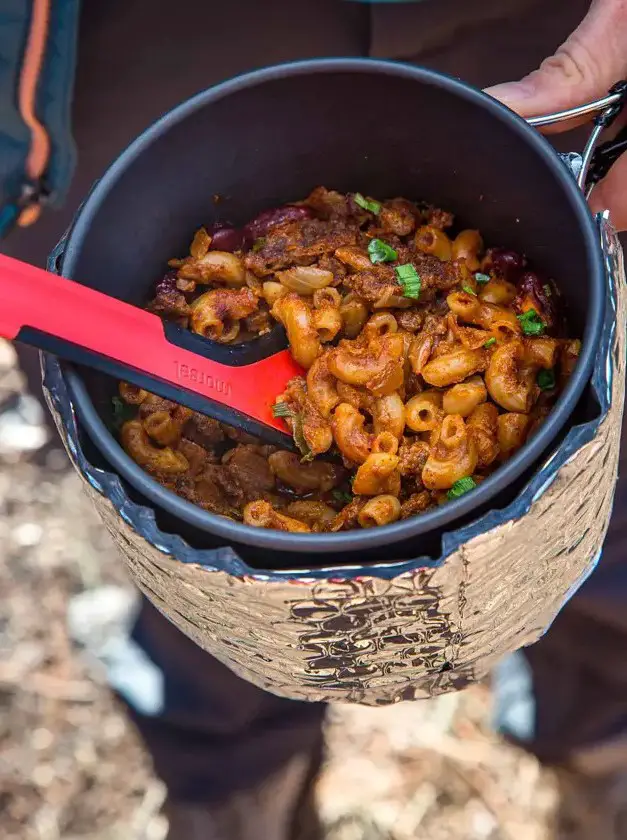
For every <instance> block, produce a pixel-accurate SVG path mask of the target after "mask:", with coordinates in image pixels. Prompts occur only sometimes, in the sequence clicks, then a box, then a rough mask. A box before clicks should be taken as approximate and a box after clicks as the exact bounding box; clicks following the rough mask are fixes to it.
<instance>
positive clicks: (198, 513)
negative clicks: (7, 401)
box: [59, 59, 606, 564]
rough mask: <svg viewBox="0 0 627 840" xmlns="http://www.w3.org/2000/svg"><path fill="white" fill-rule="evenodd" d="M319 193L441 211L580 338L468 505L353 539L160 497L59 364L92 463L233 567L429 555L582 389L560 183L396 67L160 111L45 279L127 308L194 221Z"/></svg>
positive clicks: (251, 212)
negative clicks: (479, 239)
mask: <svg viewBox="0 0 627 840" xmlns="http://www.w3.org/2000/svg"><path fill="white" fill-rule="evenodd" d="M320 184H323V185H325V186H327V187H329V188H334V189H338V190H342V191H360V192H362V193H365V194H369V195H373V196H378V197H381V198H386V197H393V196H406V197H408V198H412V199H424V200H426V201H429V202H432V203H434V204H436V205H437V206H439V207H443V208H446V209H447V210H451V211H453V212H454V213H455V215H456V217H457V218H458V220H459V222H460V224H462V225H464V226H469V227H473V228H478V229H479V230H480V231H481V232H482V234H483V236H484V238H485V241H486V242H488V243H491V244H495V245H503V246H505V247H508V248H513V249H514V250H516V251H520V252H524V253H525V254H526V255H527V256H528V258H529V259H530V261H531V264H532V265H533V267H534V268H537V269H538V270H539V271H540V272H542V273H543V274H545V275H546V276H549V277H551V278H554V280H555V282H556V283H557V285H558V287H559V288H560V290H561V292H562V294H563V297H564V299H565V301H566V304H567V307H568V319H569V334H570V335H572V336H573V337H581V338H582V339H583V347H582V352H581V356H580V360H579V363H578V365H577V368H576V371H575V373H574V375H573V376H572V377H571V379H570V381H569V383H568V385H567V387H566V388H565V390H564V392H563V393H562V395H561V397H560V399H559V401H558V403H557V405H556V406H555V408H554V410H553V412H552V414H551V415H550V417H549V418H548V420H547V421H546V422H545V424H544V425H543V426H542V427H541V429H540V430H539V432H538V433H537V434H536V435H535V436H534V437H533V439H532V440H531V441H530V442H529V443H528V444H527V445H526V446H525V447H524V448H523V449H522V450H521V451H520V452H518V453H517V454H516V455H515V456H514V457H513V458H512V459H511V460H510V461H508V462H507V463H506V464H505V465H504V466H502V467H501V468H500V469H499V470H498V471H497V472H496V473H495V474H493V475H492V476H490V477H489V478H488V479H487V480H486V481H484V482H483V483H482V484H481V485H480V486H479V487H478V488H477V489H475V490H474V491H473V492H472V493H469V494H467V495H465V496H462V497H461V498H460V499H458V500H456V501H454V502H451V503H449V504H447V505H444V506H442V507H440V508H438V509H435V510H432V511H429V512H427V513H425V514H423V515H421V516H417V517H414V518H411V519H408V520H405V521H401V522H396V523H395V524H392V525H389V526H386V527H382V528H375V529H371V530H361V531H352V532H346V533H338V534H310V535H301V534H288V533H282V532H277V531H269V530H260V529H253V528H250V527H248V526H245V525H242V524H239V523H238V522H235V521H231V520H228V519H226V518H223V517H218V516H214V515H212V514H210V513H207V512H205V511H203V510H202V509H200V508H198V507H195V506H194V505H192V504H190V503H189V502H187V501H184V500H183V499H181V498H179V497H177V496H176V495H175V494H173V493H171V492H170V491H168V490H166V489H164V488H163V487H161V486H160V485H159V484H158V483H157V482H155V481H154V480H153V479H152V478H150V476H149V475H148V474H146V473H145V472H144V471H143V470H142V469H141V468H140V467H138V466H137V465H136V464H135V463H134V462H133V461H132V460H131V459H130V458H129V457H128V456H127V455H126V454H125V453H124V451H123V450H122V448H121V447H120V446H119V444H118V442H117V441H116V439H115V438H114V436H113V434H112V433H111V431H110V420H111V417H110V414H111V396H112V395H113V394H114V393H115V383H114V382H113V381H111V380H107V379H106V378H104V377H102V376H101V375H99V374H95V373H93V372H91V371H87V370H84V369H75V368H70V367H69V366H68V367H66V368H65V372H66V379H67V382H68V385H69V389H70V394H71V398H72V401H73V404H74V406H75V408H76V411H77V413H78V416H79V419H80V422H81V425H82V428H83V429H84V430H85V431H86V432H87V435H88V436H89V438H90V439H91V441H92V443H93V444H95V446H96V447H97V449H98V450H100V452H101V454H102V455H103V456H104V458H105V460H106V461H107V462H108V464H109V465H110V466H111V467H113V469H114V470H115V471H116V472H117V473H118V474H119V475H120V476H122V477H123V478H124V479H125V480H126V482H128V484H129V485H130V487H131V488H134V491H135V492H136V493H138V494H140V497H141V498H142V499H145V500H147V501H148V503H149V504H150V505H151V506H152V507H154V508H155V509H157V510H160V511H163V512H164V515H165V516H166V517H167V518H168V521H169V522H174V523H178V526H180V528H179V532H180V533H182V534H184V535H186V536H187V537H188V539H191V538H190V534H192V535H193V539H191V541H192V544H195V545H197V546H200V547H208V546H212V545H215V544H216V540H217V541H219V542H221V543H222V544H229V545H231V546H234V547H235V548H236V549H237V550H239V549H240V548H241V549H242V552H241V553H242V556H244V557H245V556H246V554H247V552H248V556H250V551H251V547H253V549H252V550H254V551H255V552H257V553H258V552H262V553H263V554H265V555H266V557H279V556H285V557H288V556H290V555H291V556H292V557H293V556H294V555H295V554H301V555H302V553H303V552H307V553H308V555H310V557H308V562H309V561H310V560H311V562H312V563H315V559H313V560H312V558H315V557H316V556H318V557H319V559H320V561H321V562H324V560H325V558H326V562H327V563H328V562H329V560H330V555H331V554H332V555H335V557H334V558H333V559H334V560H341V561H342V562H345V563H347V564H350V563H355V562H361V561H363V560H368V559H373V560H377V559H384V558H386V557H388V558H389V557H390V556H394V557H397V558H398V557H403V556H406V557H411V556H413V557H415V556H416V555H417V554H419V553H426V552H428V551H435V550H437V549H436V548H434V546H435V545H436V543H439V538H440V536H441V535H442V533H444V532H445V529H446V528H447V526H449V527H450V524H451V523H452V522H453V521H455V522H467V521H469V519H472V518H473V517H475V516H476V515H477V514H478V513H480V512H485V511H486V510H489V509H490V508H491V507H495V506H496V507H498V506H500V505H502V504H503V503H504V501H505V500H507V499H508V498H510V496H511V491H512V488H514V487H516V486H520V481H521V480H524V479H525V477H527V476H529V475H530V473H531V472H532V471H533V469H534V466H537V464H538V462H539V459H540V458H541V456H542V455H543V454H545V453H547V452H548V451H550V448H551V445H552V444H554V443H555V441H556V440H557V439H558V437H559V436H560V435H561V434H562V435H563V434H564V432H565V430H566V429H567V428H568V427H569V425H572V423H573V422H574V421H573V419H572V418H573V412H574V411H575V409H576V407H577V406H578V405H581V401H582V399H583V398H584V396H585V393H584V392H585V389H586V385H587V383H588V382H589V380H590V377H591V372H592V368H593V364H594V359H595V351H596V348H597V347H598V344H599V339H600V335H601V331H602V328H603V323H604V317H605V294H606V292H605V280H604V277H605V275H604V266H603V259H602V253H601V248H600V244H599V236H598V229H597V228H596V226H595V223H594V220H593V218H592V216H591V215H590V213H589V211H588V208H587V205H586V201H585V198H584V195H583V193H582V191H581V190H580V189H579V187H578V185H577V183H576V180H575V178H574V177H573V174H572V172H571V171H569V169H568V167H567V166H565V165H564V162H563V161H562V160H561V159H560V158H559V157H558V155H557V154H556V153H555V152H554V150H553V149H552V148H551V146H550V145H549V144H548V143H547V142H546V141H545V140H544V139H543V138H542V137H541V136H540V134H539V133H538V132H537V131H536V130H535V129H534V128H532V127H530V125H528V124H527V123H526V122H525V121H524V120H522V119H521V118H519V117H518V116H516V115H515V114H514V113H512V112H511V111H510V110H508V109H507V108H505V107H504V106H502V105H501V104H499V103H498V102H496V101H495V100H493V99H491V98H490V97H488V96H486V95H485V94H483V93H482V92H480V91H478V90H475V89H474V88H472V87H470V86H468V85H466V84H464V83H462V82H460V81H457V80H455V79H452V78H449V77H447V76H444V75H441V74H439V73H435V72H432V71H430V70H425V69H420V68H414V67H409V66H405V65H401V64H396V63H389V62H381V61H372V60H366V59H337V60H316V61H305V62H299V63H295V64H290V65H285V66H280V67H272V68H269V69H265V70H260V71H256V72H253V73H249V74H247V75H244V76H240V77H238V78H236V79H234V80H232V81H228V82H225V83H223V84H221V85H218V86H217V87H214V88H211V89H210V90H207V91H205V92H203V93H201V94H199V95H198V96H196V97H194V98H193V99H191V100H189V101H188V102H185V103H183V104H182V105H180V106H179V107H177V108H175V109H174V110H173V111H171V112H170V113H168V114H167V115H166V116H164V117H163V118H162V119H161V120H160V121H159V122H158V123H156V124H155V125H154V126H152V127H151V128H149V129H148V130H147V131H146V132H144V134H142V135H141V137H139V138H138V139H137V140H136V141H135V142H134V143H133V144H132V145H131V146H130V147H129V148H128V149H127V150H126V151H125V152H124V153H123V154H122V155H121V156H120V157H119V158H118V159H117V160H116V162H115V163H114V164H113V165H112V166H111V168H110V169H109V170H108V171H107V173H106V174H105V175H104V176H103V178H102V179H101V180H100V181H99V182H98V184H97V185H96V186H95V187H94V189H93V190H92V192H91V194H90V195H89V197H88V198H87V200H86V202H85V204H84V205H83V207H82V209H81V211H80V212H79V214H78V216H77V218H76V220H75V223H74V225H73V228H72V230H71V231H70V233H69V236H68V238H67V240H66V241H65V243H64V250H63V252H62V254H61V258H60V261H59V270H60V271H61V272H62V273H63V274H64V275H65V276H67V277H70V278H74V279H76V280H77V281H78V282H80V283H86V284H88V285H90V286H91V287H93V288H95V289H98V290H101V291H105V292H107V293H108V294H111V295H114V296H116V297H118V298H121V299H123V300H126V301H129V302H131V303H133V304H137V305H138V306H141V305H143V304H145V303H146V301H147V300H148V298H149V296H150V293H151V290H152V287H153V284H154V282H155V280H156V279H157V278H158V277H160V276H161V275H162V274H163V271H164V267H165V266H166V264H167V261H168V259H170V258H172V257H173V256H178V255H181V254H183V253H186V251H187V247H188V245H189V241H190V238H191V235H192V233H193V231H194V230H195V229H196V228H197V227H198V226H199V225H200V224H201V223H211V222H213V221H216V220H224V219H228V220H231V221H232V222H234V223H235V224H243V223H245V222H246V221H248V220H249V219H251V218H252V217H254V216H255V215H256V214H257V213H258V212H260V211H261V210H263V209H266V208H268V207H272V206H276V205H279V204H282V203H285V202H287V201H294V200H298V199H300V198H303V197H304V196H306V195H307V194H308V193H309V192H310V190H311V189H312V188H314V187H315V186H317V185H320ZM214 195H219V196H221V201H220V202H219V203H215V202H214V200H213V196H214ZM508 493H509V495H508ZM178 526H177V527H178ZM343 555H346V556H345V557H344V556H343ZM276 562H277V563H278V562H279V561H278V560H277V561H276Z"/></svg>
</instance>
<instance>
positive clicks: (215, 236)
mask: <svg viewBox="0 0 627 840" xmlns="http://www.w3.org/2000/svg"><path fill="white" fill-rule="evenodd" d="M206 230H207V233H208V234H209V236H210V237H211V245H210V246H209V250H210V251H230V252H231V253H232V252H233V251H238V250H239V249H240V248H243V247H244V240H245V237H244V231H243V230H242V229H241V228H236V227H235V226H234V225H231V224H229V223H228V222H214V223H213V224H212V225H207V226H206Z"/></svg>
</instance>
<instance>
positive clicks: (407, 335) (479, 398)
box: [116, 187, 581, 533]
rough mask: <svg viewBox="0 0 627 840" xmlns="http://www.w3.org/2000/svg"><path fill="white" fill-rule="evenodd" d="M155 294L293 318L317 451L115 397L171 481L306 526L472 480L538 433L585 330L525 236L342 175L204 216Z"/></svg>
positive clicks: (297, 396) (386, 509) (146, 459)
mask: <svg viewBox="0 0 627 840" xmlns="http://www.w3.org/2000/svg"><path fill="white" fill-rule="evenodd" d="M218 231H219V235H217V234H218ZM225 231H226V233H228V234H229V235H228V236H227V235H225ZM214 234H216V236H215V241H214ZM225 242H231V243H232V244H233V248H232V250H229V249H225V247H224V243H225ZM150 308H151V310H152V311H153V312H155V313H157V314H159V315H161V316H162V317H164V318H167V319H169V320H173V321H175V322H176V323H178V324H181V325H183V326H185V327H187V328H189V329H190V330H192V331H194V332H197V333H199V334H201V335H203V336H205V337H207V338H210V339H212V340H214V341H218V342H221V343H227V344H228V343H235V342H242V341H247V340H252V339H254V338H255V337H256V336H258V335H261V334H263V333H266V332H268V331H269V330H270V329H271V328H272V325H273V324H274V323H276V322H280V323H281V324H282V325H283V326H284V328H285V331H286V334H287V338H288V342H289V347H290V350H291V352H292V355H293V356H294V358H295V360H296V361H297V362H298V363H299V364H300V365H301V367H302V368H303V375H302V377H298V378H296V379H294V380H292V381H291V382H290V383H289V385H288V387H287V389H286V390H285V392H284V393H282V394H277V400H276V402H277V406H278V408H277V409H276V414H277V416H278V417H283V418H284V419H285V422H286V424H287V427H288V428H289V430H290V431H291V432H292V434H293V435H294V440H295V442H296V444H297V446H298V448H299V450H300V452H301V454H300V456H299V455H296V454H294V453H293V452H287V451H284V450H281V449H279V448H278V447H276V446H266V445H263V444H261V443H260V442H259V441H257V440H255V439H254V438H252V437H250V436H249V435H246V434H244V433H243V432H240V431H238V430H236V429H232V428H229V427H227V426H225V425H223V424H221V423H218V422H217V421H215V420H212V419H210V418H208V417H205V416H203V415H201V414H198V413H197V412H192V411H190V410H189V409H186V408H183V407H181V406H177V405H176V404H175V403H172V402H169V401H168V400H164V399H162V398H160V397H157V396H155V395H153V394H149V393H147V392H146V391H142V390H140V389H138V388H135V387H133V386H131V385H128V384H126V383H121V384H120V387H119V397H116V400H117V401H118V406H117V408H118V409H121V410H118V411H117V412H116V413H117V416H118V417H119V418H120V421H122V420H123V421H124V422H120V423H119V432H120V440H121V442H122V445H123V446H124V448H125V449H126V451H127V452H128V453H129V455H130V456H131V457H132V458H134V459H135V460H136V461H137V463H138V464H140V465H141V466H142V467H143V468H144V469H146V470H147V471H149V472H150V473H151V474H152V475H153V476H154V478H155V479H156V480H157V481H159V482H161V483H162V484H163V485H164V486H165V487H167V488H169V489H171V490H173V491H174V492H176V493H178V494H179V495H181V496H183V497H184V498H186V499H188V500H189V501H191V502H193V503H195V504H197V505H200V506H201V507H203V508H204V509H205V510H208V511H211V512H213V513H216V514H220V515H223V516H229V517H231V518H234V519H238V520H240V521H242V522H244V523H245V524H248V525H251V526H253V527H258V528H274V529H278V530H283V531H289V532H293V533H320V532H324V531H326V532H337V531H343V530H349V529H352V528H371V527H375V526H379V525H386V524H389V523H392V522H395V521H396V520H398V519H407V518H408V517H411V516H415V515H420V514H421V513H422V512H424V511H426V510H428V509H429V508H432V507H434V506H436V505H438V504H442V503H443V502H446V501H447V499H449V500H450V499H455V498H458V497H459V496H461V495H462V494H463V493H466V492H468V491H472V489H473V488H474V487H476V486H477V484H479V483H480V482H481V481H483V480H484V478H485V477H487V476H488V475H489V474H490V473H491V472H492V471H493V470H495V469H498V467H499V465H500V464H502V463H503V462H504V461H505V460H507V459H508V458H510V457H511V456H512V455H513V454H514V453H515V452H516V451H517V450H518V449H519V448H520V447H522V446H524V444H525V442H526V441H527V440H528V439H529V436H530V435H532V434H534V433H535V431H536V430H537V428H538V427H539V425H540V424H541V423H542V421H543V420H544V418H546V416H547V415H548V413H549V412H550V409H551V406H552V404H553V403H554V401H555V400H556V399H557V397H558V395H559V392H560V391H561V389H563V387H564V385H565V384H566V381H567V379H568V377H569V376H570V375H571V373H572V371H573V370H574V367H575V365H576V362H577V356H578V353H579V350H580V346H581V345H580V342H579V341H578V340H575V339H572V338H568V337H567V336H566V334H565V333H564V323H563V318H562V314H561V312H560V310H559V296H558V293H557V289H556V287H555V286H554V285H553V283H552V282H548V281H543V280H541V279H540V278H539V276H538V275H537V274H536V273H534V272H532V271H530V270H529V268H528V267H527V265H526V261H525V258H524V257H522V256H521V255H519V254H516V253H515V252H512V251H506V250H504V249H503V248H488V249H486V247H485V245H484V241H483V238H482V236H481V234H480V233H479V231H477V230H473V229H470V228H468V229H457V230H456V229H455V227H454V219H453V217H452V215H451V214H450V213H447V212H445V211H442V210H439V209H437V208H435V207H431V206H428V205H425V204H417V203H414V202H411V201H408V200H406V199H403V198H394V199H391V200H389V201H379V200H377V199H375V198H372V197H368V196H364V195H362V194H360V193H355V194H349V195H344V194H341V193H339V192H335V191H332V190H327V189H325V188H324V187H318V188H317V189H315V190H314V191H313V193H312V194H311V195H310V196H308V197H307V198H306V199H305V200H304V201H301V202H299V203H297V204H292V205H286V206H283V207H280V208H276V210H270V211H265V212H264V213H262V214H261V215H260V216H258V217H257V218H256V219H254V220H253V221H252V222H250V223H249V224H248V225H246V226H245V227H244V228H243V229H234V228H228V227H226V228H225V226H224V225H220V226H218V227H216V228H215V229H212V228H201V229H200V230H198V231H197V232H196V234H195V235H194V237H193V240H192V243H191V245H190V250H189V254H188V256H186V257H184V258H183V259H173V260H172V261H171V262H170V271H168V272H167V274H166V275H165V276H164V277H163V279H162V280H161V281H160V282H159V283H158V284H157V286H156V295H155V298H154V300H153V301H152V303H151V304H150Z"/></svg>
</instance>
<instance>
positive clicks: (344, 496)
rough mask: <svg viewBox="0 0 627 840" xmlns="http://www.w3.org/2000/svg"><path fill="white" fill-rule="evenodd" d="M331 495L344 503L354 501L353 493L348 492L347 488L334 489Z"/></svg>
mask: <svg viewBox="0 0 627 840" xmlns="http://www.w3.org/2000/svg"><path fill="white" fill-rule="evenodd" d="M331 495H332V496H333V498H334V499H335V501H336V502H340V504H343V505H348V504H350V502H352V501H353V497H352V495H351V494H350V493H347V492H346V491H345V490H334V491H333V492H332V493H331Z"/></svg>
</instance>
